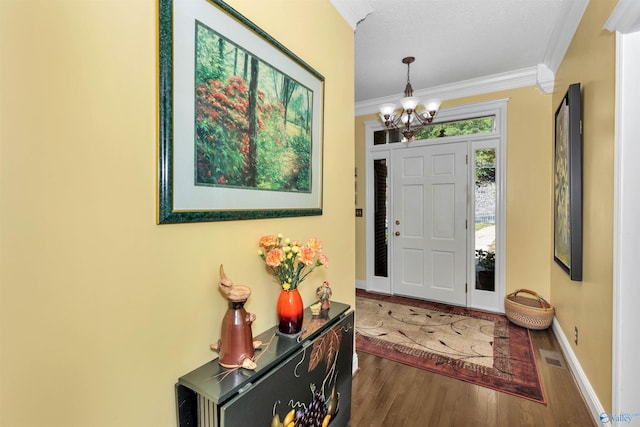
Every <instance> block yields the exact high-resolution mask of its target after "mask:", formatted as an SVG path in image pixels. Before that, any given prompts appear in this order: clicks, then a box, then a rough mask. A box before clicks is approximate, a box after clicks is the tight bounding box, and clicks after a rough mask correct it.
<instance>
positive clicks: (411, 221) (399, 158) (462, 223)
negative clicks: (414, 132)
mask: <svg viewBox="0 0 640 427" xmlns="http://www.w3.org/2000/svg"><path fill="white" fill-rule="evenodd" d="M466 157H467V143H466V142H459V143H452V144H442V145H429V146H422V147H408V148H406V149H397V150H393V153H392V174H393V183H392V185H393V191H392V194H393V205H392V206H393V207H392V212H391V219H392V224H390V230H391V234H392V235H391V236H390V237H391V238H392V239H393V255H392V256H393V273H392V276H391V277H392V292H393V293H394V294H399V295H406V296H410V297H415V298H421V299H428V300H433V301H440V302H444V303H448V304H455V305H463V306H466V304H467V299H466V290H465V285H466V277H467V274H466V265H467V262H466V260H467V238H466V220H467V170H468V167H467V161H466Z"/></svg>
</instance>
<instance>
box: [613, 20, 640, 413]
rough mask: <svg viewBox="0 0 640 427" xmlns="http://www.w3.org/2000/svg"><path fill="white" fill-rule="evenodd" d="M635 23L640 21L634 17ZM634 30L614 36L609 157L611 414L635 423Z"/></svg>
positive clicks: (638, 175)
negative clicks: (612, 135)
mask: <svg viewBox="0 0 640 427" xmlns="http://www.w3.org/2000/svg"><path fill="white" fill-rule="evenodd" d="M639 21H640V19H639ZM638 52H640V31H638V32H635V33H631V34H621V33H619V32H618V33H616V117H615V120H616V123H615V157H614V162H615V166H614V225H613V227H614V232H613V239H614V245H613V275H614V277H613V345H612V362H613V373H612V376H613V378H612V383H613V385H612V387H613V390H612V401H613V402H612V404H613V407H612V413H613V414H614V415H616V414H622V413H633V414H636V416H635V417H634V419H633V420H632V423H633V424H634V425H635V423H637V422H640V415H637V414H638V413H640V407H638V401H639V400H638V398H639V396H640V393H639V392H638V382H639V381H640V367H639V366H638V364H637V360H638V359H639V358H640V343H638V340H636V339H629V338H630V337H633V336H635V335H636V334H637V332H636V330H637V325H638V324H639V323H640V310H638V307H637V305H638V301H639V300H640V288H639V287H638V277H639V276H640V264H638V262H637V259H638V250H637V244H638V241H639V240H640V221H639V220H638V212H640V200H639V199H638V197H637V195H638V193H640V169H638V167H637V165H636V164H635V163H636V160H637V159H638V157H640V146H639V145H638V143H637V142H638V140H640V123H639V122H638V120H637V116H638V113H640V85H639V84H638V77H637V76H638V73H640V55H638Z"/></svg>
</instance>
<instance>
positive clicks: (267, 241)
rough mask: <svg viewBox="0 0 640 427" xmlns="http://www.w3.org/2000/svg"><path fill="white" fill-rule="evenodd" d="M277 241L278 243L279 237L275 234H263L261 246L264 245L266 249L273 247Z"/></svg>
mask: <svg viewBox="0 0 640 427" xmlns="http://www.w3.org/2000/svg"><path fill="white" fill-rule="evenodd" d="M277 243H278V238H277V237H276V236H275V234H269V235H267V236H262V237H261V238H260V246H262V247H263V248H265V249H269V248H272V247H274V246H275V245H276V244H277Z"/></svg>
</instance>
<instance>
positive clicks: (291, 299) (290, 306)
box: [277, 289, 304, 335]
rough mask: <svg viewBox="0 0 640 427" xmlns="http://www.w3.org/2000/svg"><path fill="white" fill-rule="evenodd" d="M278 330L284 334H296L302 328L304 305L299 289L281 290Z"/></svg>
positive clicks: (278, 308) (278, 307)
mask: <svg viewBox="0 0 640 427" xmlns="http://www.w3.org/2000/svg"><path fill="white" fill-rule="evenodd" d="M277 312H278V330H279V331H280V332H282V333H283V334H287V335H294V334H297V333H298V332H300V331H301V330H302V317H303V313H304V306H303V305H302V297H301V296H300V293H299V292H298V290H297V289H290V290H288V291H285V290H284V289H283V290H282V291H281V292H280V297H278V306H277Z"/></svg>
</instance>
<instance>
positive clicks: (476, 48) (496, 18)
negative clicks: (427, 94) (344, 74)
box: [332, 0, 586, 103]
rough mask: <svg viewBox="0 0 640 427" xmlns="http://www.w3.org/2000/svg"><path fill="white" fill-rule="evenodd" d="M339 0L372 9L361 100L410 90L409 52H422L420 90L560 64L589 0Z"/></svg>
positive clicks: (359, 48)
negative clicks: (562, 43)
mask: <svg viewBox="0 0 640 427" xmlns="http://www.w3.org/2000/svg"><path fill="white" fill-rule="evenodd" d="M332 1H333V3H334V5H336V8H337V9H338V10H339V11H340V7H339V6H341V5H342V6H347V7H350V8H351V9H354V6H355V5H358V7H360V10H359V12H360V13H361V14H367V13H368V12H370V13H368V14H367V15H366V17H365V18H364V19H362V16H360V17H358V19H362V20H360V21H359V23H358V24H357V26H356V29H355V100H356V103H359V102H363V101H370V100H374V99H378V98H384V97H389V96H395V95H400V94H402V92H403V91H404V86H405V84H406V79H407V68H406V65H404V64H403V63H402V62H401V61H402V58H403V57H405V56H414V57H415V58H416V60H415V62H414V63H413V64H412V65H411V83H412V85H413V88H414V90H417V91H418V90H420V89H427V88H432V87H436V86H441V85H447V84H453V83H456V82H461V81H467V80H470V79H478V78H484V77H488V76H492V75H496V74H500V73H508V72H514V71H518V70H522V69H527V68H535V67H536V66H538V64H545V65H546V66H547V67H548V68H549V69H550V70H551V72H555V71H556V68H557V64H559V62H560V60H561V58H560V59H557V58H553V54H554V43H556V42H557V41H558V39H559V38H562V37H564V38H565V39H566V38H567V35H566V28H569V29H570V33H569V35H568V40H566V45H568V43H569V42H570V39H571V36H572V35H573V32H574V31H575V28H576V27H577V24H578V22H579V19H580V18H581V16H582V13H583V11H584V7H586V0H421V1H418V0H366V1H365V0H332ZM576 9H577V10H579V14H577V13H576V12H575V10H576ZM343 11H344V8H343ZM363 11H364V12H363ZM341 13H342V12H341ZM344 15H345V14H344V13H343V16H344ZM354 21H355V22H357V20H354ZM355 22H353V24H355ZM563 31H564V34H565V35H564V36H563ZM565 49H566V46H565ZM556 51H557V49H556ZM561 54H562V55H564V50H561ZM556 56H557V54H556Z"/></svg>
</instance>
